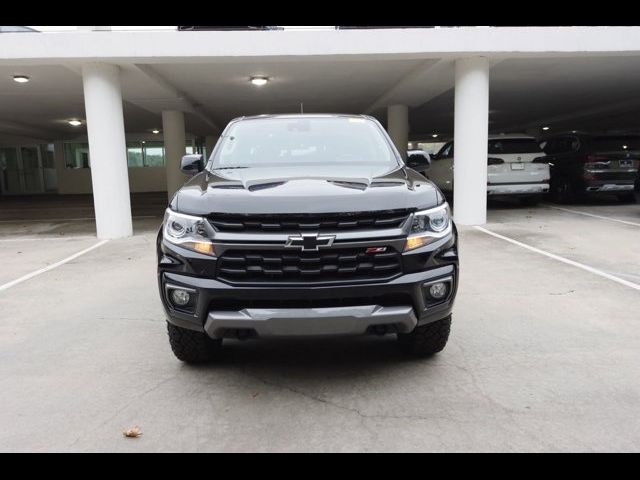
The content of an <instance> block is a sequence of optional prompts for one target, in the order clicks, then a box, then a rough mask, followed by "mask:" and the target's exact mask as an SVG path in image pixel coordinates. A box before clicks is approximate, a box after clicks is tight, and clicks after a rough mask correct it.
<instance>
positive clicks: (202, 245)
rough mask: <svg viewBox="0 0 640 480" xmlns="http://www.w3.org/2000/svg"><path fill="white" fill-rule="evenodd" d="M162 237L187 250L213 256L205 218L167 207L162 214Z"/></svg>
mask: <svg viewBox="0 0 640 480" xmlns="http://www.w3.org/2000/svg"><path fill="white" fill-rule="evenodd" d="M164 238H165V239H166V240H167V241H168V242H171V243H173V244H174V245H178V246H180V247H182V248H186V249H187V250H192V251H194V252H198V253H202V254H203V255H209V256H214V255H215V251H214V249H213V243H212V242H211V240H209V238H208V236H207V230H206V226H205V220H204V219H203V218H201V217H192V216H191V215H184V214H182V213H176V212H174V211H173V210H171V209H169V208H168V209H167V211H166V212H165V214H164Z"/></svg>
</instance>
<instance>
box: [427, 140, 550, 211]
mask: <svg viewBox="0 0 640 480" xmlns="http://www.w3.org/2000/svg"><path fill="white" fill-rule="evenodd" d="M488 147H489V148H488V154H487V163H488V167H487V173H488V178H487V194H488V195H489V196H490V197H495V196H503V195H504V196H507V195H508V196H518V197H520V198H521V199H522V202H523V203H525V204H527V205H532V204H536V203H538V202H539V201H540V200H541V198H542V197H543V196H544V195H545V194H547V193H549V181H550V179H551V175H550V172H549V164H548V163H547V161H546V160H545V154H544V152H543V151H542V150H541V149H540V146H539V145H538V142H537V141H536V139H535V138H533V137H530V136H527V135H523V134H508V135H491V136H489V146H488ZM480 160H481V159H480V158H479V159H478V161H480ZM454 163H455V161H454V145H453V142H448V143H447V144H445V145H444V146H443V147H442V149H440V151H439V152H438V154H437V155H434V156H433V157H432V158H431V168H429V170H428V171H426V172H424V175H425V176H426V177H427V178H429V180H431V181H432V182H434V183H435V184H436V185H437V186H438V187H440V189H441V190H442V191H443V192H445V193H450V192H452V191H453V166H454Z"/></svg>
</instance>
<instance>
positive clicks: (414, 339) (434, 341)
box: [398, 316, 451, 357]
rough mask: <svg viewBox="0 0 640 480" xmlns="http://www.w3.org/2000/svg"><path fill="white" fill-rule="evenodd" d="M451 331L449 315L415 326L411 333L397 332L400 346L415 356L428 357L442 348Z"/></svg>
mask: <svg viewBox="0 0 640 480" xmlns="http://www.w3.org/2000/svg"><path fill="white" fill-rule="evenodd" d="M450 331H451V316H449V317H447V318H443V319H442V320H438V321H437V322H433V323H429V324H427V325H423V326H421V327H416V328H415V330H414V331H413V332H411V333H399V334H398V341H399V342H400V347H401V348H402V350H404V351H405V352H406V353H408V354H410V355H413V356H417V357H429V356H431V355H435V354H436V353H439V352H441V351H442V350H444V347H445V346H446V345H447V341H448V340H449V332H450Z"/></svg>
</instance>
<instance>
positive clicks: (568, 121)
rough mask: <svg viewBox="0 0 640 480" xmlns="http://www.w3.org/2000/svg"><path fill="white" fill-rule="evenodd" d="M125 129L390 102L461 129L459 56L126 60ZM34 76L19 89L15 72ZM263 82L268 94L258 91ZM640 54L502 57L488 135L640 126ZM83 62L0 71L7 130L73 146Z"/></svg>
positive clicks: (437, 126)
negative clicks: (168, 113) (172, 120)
mask: <svg viewBox="0 0 640 480" xmlns="http://www.w3.org/2000/svg"><path fill="white" fill-rule="evenodd" d="M121 66H122V89H123V97H124V100H125V105H124V112H125V124H126V128H127V131H129V132H132V133H144V132H150V131H151V130H153V129H155V128H159V127H160V126H161V116H160V115H161V112H162V110H166V109H178V110H183V111H185V112H187V116H186V121H187V130H188V131H189V132H190V133H192V134H195V135H207V134H212V133H215V131H216V129H219V128H221V127H224V125H225V124H226V123H227V122H228V121H229V120H230V119H232V118H234V117H236V116H241V115H254V114H263V113H290V112H298V111H300V108H301V103H302V104H303V105H304V110H305V112H322V113H326V112H345V113H370V114H373V115H375V116H377V117H378V118H379V119H380V120H382V121H383V123H384V121H385V108H384V107H385V106H386V105H388V104H393V103H405V104H407V105H409V106H410V112H411V114H410V120H411V136H412V138H414V139H420V138H426V137H427V136H429V135H431V134H432V133H434V132H436V133H439V134H442V135H443V136H447V135H450V134H452V131H453V106H454V91H453V84H454V70H453V60H452V59H425V58H399V59H391V58H387V57H385V58H377V59H370V60H367V59H358V60H349V59H346V58H333V59H322V60H320V59H317V58H316V59H314V58H313V57H309V58H301V57H296V58H291V59H288V60H282V59H268V58H264V59H260V60H256V59H255V58H254V59H234V60H228V61H216V62H209V63H203V62H197V63H188V62H185V61H182V62H181V63H156V64H144V65H142V64H133V63H128V64H125V63H121ZM16 74H21V75H27V76H29V77H30V82H29V83H26V84H17V83H15V82H13V81H12V77H13V75H16ZM252 75H265V76H267V77H269V79H270V82H269V83H268V84H267V85H265V86H263V87H255V86H253V85H252V84H251V83H249V81H248V80H249V77H250V76H252ZM639 106H640V57H637V56H589V57H584V56H583V57H566V58H518V59H505V60H501V61H498V60H494V61H493V64H492V70H491V92H490V110H491V111H490V128H491V130H492V132H493V133H499V132H511V131H524V130H527V129H536V128H540V127H542V126H544V125H548V126H550V127H551V128H552V129H553V130H556V131H557V130H620V129H622V130H635V131H637V130H640V119H639V118H638V115H637V109H638V107H639ZM70 118H84V102H83V95H82V77H81V70H80V67H79V65H77V64H65V65H37V66H33V65H10V64H2V65H0V132H2V133H11V134H21V135H31V136H34V137H37V138H43V139H45V138H47V139H61V138H73V137H75V136H78V135H79V134H82V133H84V126H82V127H79V128H75V129H74V128H72V127H70V126H69V125H68V123H67V120H68V119H70Z"/></svg>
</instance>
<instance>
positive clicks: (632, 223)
mask: <svg viewBox="0 0 640 480" xmlns="http://www.w3.org/2000/svg"><path fill="white" fill-rule="evenodd" d="M544 206H545V207H547V208H552V209H554V210H560V211H562V212H568V213H575V214H576V215H584V216H585V217H592V218H599V219H600V220H606V221H608V222H616V223H622V224H624V225H631V226H633V227H640V223H635V222H628V221H627V220H620V219H618V218H611V217H605V216H603V215H595V214H593V213H587V212H581V211H580V210H572V209H570V208H562V207H556V206H554V205H546V204H545V205H544Z"/></svg>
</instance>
